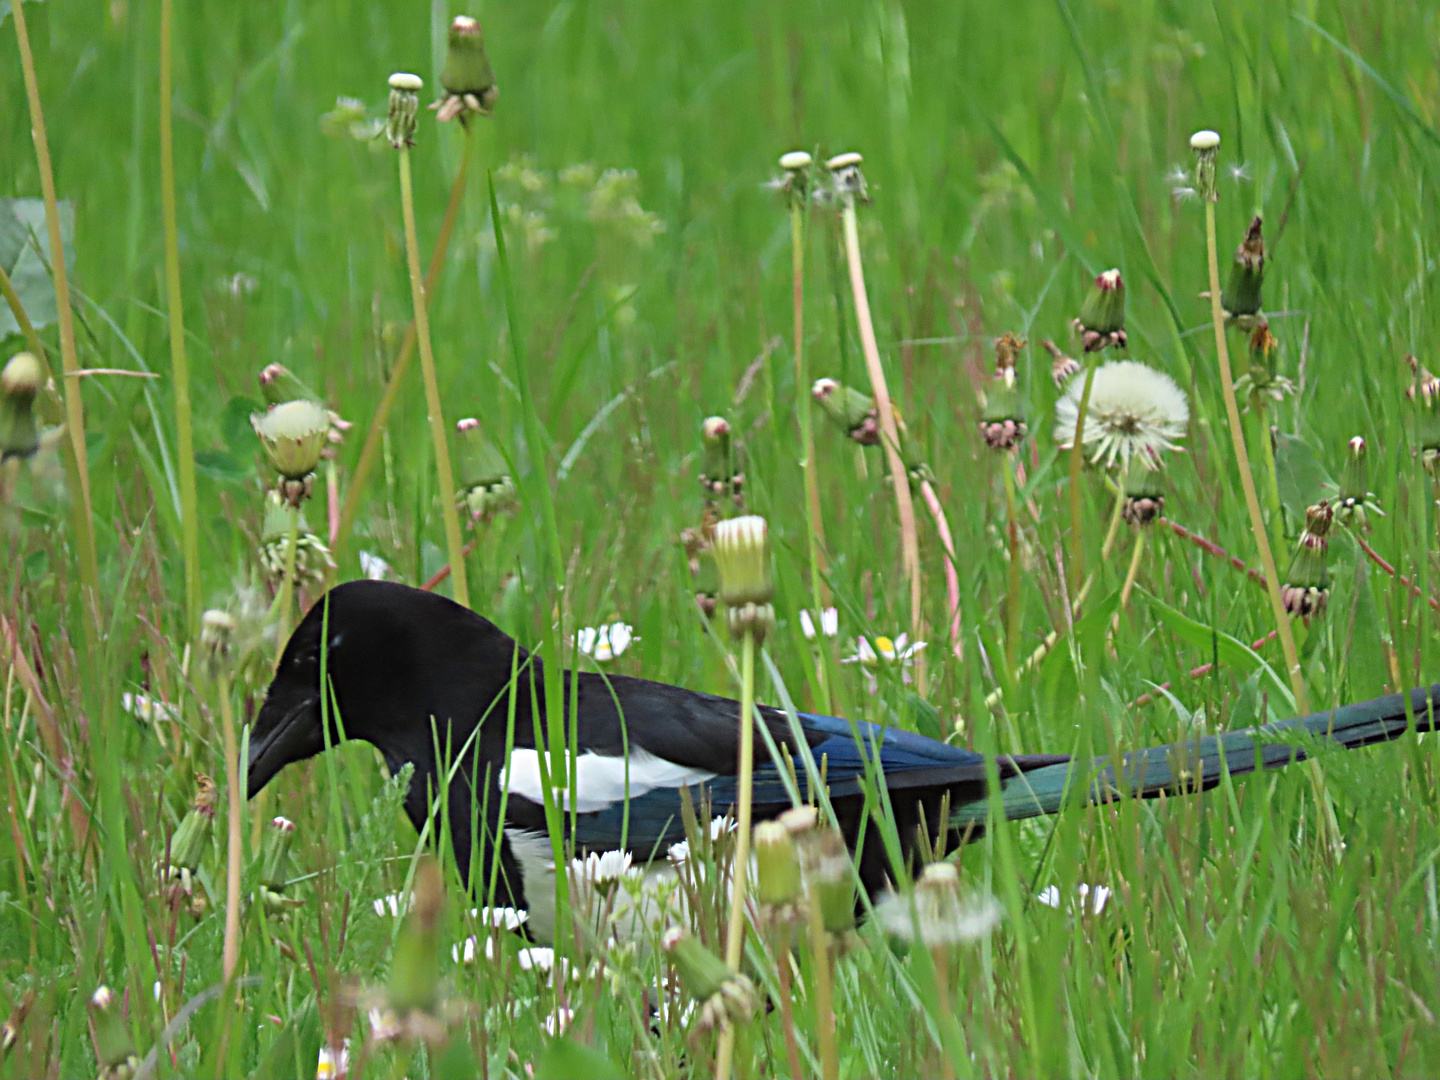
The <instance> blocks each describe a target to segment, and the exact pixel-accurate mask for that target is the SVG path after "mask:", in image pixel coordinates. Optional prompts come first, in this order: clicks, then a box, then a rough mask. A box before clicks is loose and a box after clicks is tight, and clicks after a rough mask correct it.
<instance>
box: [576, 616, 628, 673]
mask: <svg viewBox="0 0 1440 1080" xmlns="http://www.w3.org/2000/svg"><path fill="white" fill-rule="evenodd" d="M639 640H640V639H639V638H638V637H636V636H635V628H634V627H633V626H631V625H630V624H629V623H624V622H613V623H610V624H608V625H606V626H582V627H581V628H580V629H579V630H577V631H576V632H575V638H574V641H575V647H576V648H577V649H579V650H580V652H581V653H583V654H584V655H585V656H588V657H590V658H592V659H593V660H595V661H596V662H597V663H600V664H604V663H607V662H608V661H610V660H614V659H615V658H616V657H617V656H620V655H621V654H622V653H624V651H625V650H626V649H628V648H629V647H630V643H631V642H634V641H639Z"/></svg>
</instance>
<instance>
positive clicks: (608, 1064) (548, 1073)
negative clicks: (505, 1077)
mask: <svg viewBox="0 0 1440 1080" xmlns="http://www.w3.org/2000/svg"><path fill="white" fill-rule="evenodd" d="M624 1075H625V1074H624V1073H622V1072H621V1071H620V1066H618V1065H616V1064H615V1063H614V1062H613V1061H611V1060H610V1059H609V1058H608V1057H606V1056H605V1055H604V1054H602V1053H600V1051H598V1050H593V1049H591V1048H590V1047H588V1046H582V1045H581V1044H580V1043H577V1042H573V1041H571V1040H570V1039H563V1038H562V1039H556V1040H555V1041H554V1042H552V1043H551V1044H550V1045H549V1046H547V1047H546V1048H545V1052H544V1053H543V1054H541V1055H540V1061H539V1063H538V1064H536V1066H535V1080H621V1078H622V1077H623V1076H624Z"/></svg>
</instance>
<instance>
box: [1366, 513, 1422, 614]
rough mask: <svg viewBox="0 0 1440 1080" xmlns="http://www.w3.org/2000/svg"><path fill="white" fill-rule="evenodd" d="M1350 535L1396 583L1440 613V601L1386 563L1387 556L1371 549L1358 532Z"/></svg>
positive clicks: (1371, 559)
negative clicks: (1426, 593) (1427, 594)
mask: <svg viewBox="0 0 1440 1080" xmlns="http://www.w3.org/2000/svg"><path fill="white" fill-rule="evenodd" d="M1350 535H1352V536H1353V537H1355V543H1357V544H1359V545H1360V550H1361V551H1363V552H1365V554H1366V555H1367V556H1368V557H1369V559H1370V561H1371V562H1373V563H1374V564H1375V565H1376V566H1378V567H1379V568H1380V569H1381V570H1384V571H1385V573H1387V574H1389V575H1390V576H1391V577H1393V578H1394V579H1395V580H1396V581H1398V582H1400V584H1401V585H1404V586H1405V588H1407V589H1409V590H1410V593H1411V595H1413V596H1414V597H1415V598H1416V599H1423V600H1424V601H1425V602H1426V603H1427V604H1429V605H1430V606H1431V607H1432V608H1434V609H1435V610H1436V611H1440V600H1437V599H1435V597H1433V596H1426V595H1425V593H1424V592H1423V591H1422V590H1421V588H1420V586H1419V585H1416V584H1415V582H1414V581H1412V580H1411V579H1410V578H1408V577H1406V576H1405V575H1404V574H1402V573H1400V572H1399V571H1398V570H1396V569H1395V567H1393V566H1391V565H1390V563H1389V562H1388V561H1386V559H1385V556H1383V555H1381V554H1380V553H1379V552H1378V551H1376V550H1375V549H1374V548H1373V547H1371V546H1370V543H1369V541H1367V540H1366V539H1365V538H1364V537H1363V536H1361V535H1360V534H1359V533H1358V532H1352V533H1351V534H1350Z"/></svg>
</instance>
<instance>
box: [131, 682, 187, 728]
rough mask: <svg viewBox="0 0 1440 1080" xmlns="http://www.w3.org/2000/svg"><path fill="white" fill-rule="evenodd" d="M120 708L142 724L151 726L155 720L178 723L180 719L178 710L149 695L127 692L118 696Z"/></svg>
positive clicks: (166, 702)
mask: <svg viewBox="0 0 1440 1080" xmlns="http://www.w3.org/2000/svg"><path fill="white" fill-rule="evenodd" d="M120 707H121V708H122V709H124V710H125V711H126V712H127V713H129V714H130V715H131V716H133V717H134V718H135V719H136V720H139V721H140V722H141V723H142V724H153V723H155V721H156V720H170V721H172V722H178V721H179V719H180V710H179V709H177V708H176V707H175V706H174V705H171V704H170V703H169V702H168V701H161V700H159V699H158V698H153V697H151V696H150V695H149V694H132V693H130V692H129V691H128V690H127V691H126V692H125V693H123V694H121V695H120Z"/></svg>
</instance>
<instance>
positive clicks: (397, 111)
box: [385, 71, 425, 150]
mask: <svg viewBox="0 0 1440 1080" xmlns="http://www.w3.org/2000/svg"><path fill="white" fill-rule="evenodd" d="M424 85H425V81H424V80H423V79H421V78H420V76H419V75H411V74H410V73H408V72H405V71H397V72H395V74H394V75H391V76H390V109H389V112H388V113H387V114H386V118H385V137H386V138H387V139H389V140H390V145H391V146H393V147H394V148H395V149H396V150H404V149H406V148H408V147H411V146H414V145H415V125H416V119H415V118H416V116H417V114H418V113H419V111H420V88H421V87H422V86H424Z"/></svg>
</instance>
